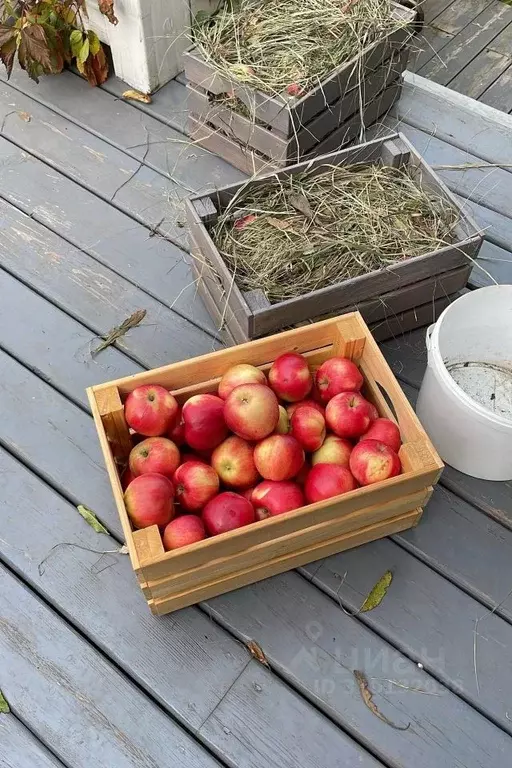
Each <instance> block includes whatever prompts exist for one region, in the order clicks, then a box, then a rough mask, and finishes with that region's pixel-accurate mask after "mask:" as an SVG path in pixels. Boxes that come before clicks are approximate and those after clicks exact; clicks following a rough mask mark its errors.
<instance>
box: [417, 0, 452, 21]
mask: <svg viewBox="0 0 512 768" xmlns="http://www.w3.org/2000/svg"><path fill="white" fill-rule="evenodd" d="M452 3H453V0H429V1H428V3H425V7H424V11H425V23H426V24H428V23H429V22H431V21H432V20H433V19H435V18H436V17H437V16H439V15H440V14H441V13H443V11H444V10H445V9H446V8H448V6H450V5H451V4H452Z"/></svg>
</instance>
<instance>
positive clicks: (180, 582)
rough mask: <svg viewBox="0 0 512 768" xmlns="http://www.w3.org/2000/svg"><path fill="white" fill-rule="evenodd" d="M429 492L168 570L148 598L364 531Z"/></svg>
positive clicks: (413, 505) (424, 501) (421, 502)
mask: <svg viewBox="0 0 512 768" xmlns="http://www.w3.org/2000/svg"><path fill="white" fill-rule="evenodd" d="M432 491H433V489H432V488H425V489H423V490H422V491H419V492H418V493H415V494H412V495H411V496H406V497H401V498H399V499H396V500H394V501H391V502H389V503H388V504H377V505H372V506H371V507H367V508H366V509H362V510H360V511H359V512H354V513H352V514H350V515H344V514H342V515H340V516H339V517H338V518H334V519H332V520H327V521H324V522H323V523H318V524H316V525H310V526H306V527H301V528H299V529H298V530H296V531H293V532H292V533H289V534H286V535H283V536H280V535H279V536H276V537H275V538H272V539H269V540H268V541H265V542H262V543H261V544H257V545H256V546H251V547H248V548H247V549H243V550H239V549H238V548H237V549H235V550H234V551H233V552H232V553H229V554H228V555H227V556H226V557H223V558H217V559H213V558H211V559H209V560H208V561H205V560H203V561H202V562H201V563H200V564H198V565H196V566H192V567H191V568H190V569H189V570H176V568H175V567H174V568H171V567H169V574H168V576H167V577H165V578H163V579H158V580H155V581H152V580H148V588H149V590H150V592H151V597H153V599H155V600H157V599H159V598H161V597H165V596H167V595H169V594H170V593H179V592H181V591H184V590H185V589H190V588H191V587H194V586H196V585H197V584H198V583H203V582H209V581H212V580H215V581H216V580H217V579H219V578H222V577H224V576H227V575H228V574H230V573H234V572H236V571H238V570H241V569H243V568H244V567H245V566H246V565H247V563H250V564H251V566H255V565H259V564H260V563H265V562H268V561H270V560H273V559H274V558H276V557H280V556H281V555H284V554H286V553H287V552H291V551H296V550H302V549H304V548H305V547H307V546H312V545H315V544H319V543H321V542H322V541H328V540H330V539H332V538H334V537H338V536H341V535H342V534H344V533H349V532H350V531H353V530H359V529H361V528H366V527H368V526H369V525H373V524H374V523H378V522H380V521H382V520H387V519H389V518H390V517H396V516H398V515H402V514H405V513H406V512H408V511H410V510H411V509H415V508H416V507H424V506H425V505H426V504H427V502H428V500H429V499H430V496H431V495H432ZM168 565H169V566H171V565H172V561H169V563H168Z"/></svg>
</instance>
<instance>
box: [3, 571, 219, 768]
mask: <svg viewBox="0 0 512 768" xmlns="http://www.w3.org/2000/svg"><path fill="white" fill-rule="evenodd" d="M0 585H1V589H0V593H1V597H0V604H1V606H2V608H1V616H2V618H1V619H0V646H1V649H2V659H3V664H2V669H1V671H0V684H1V687H2V690H3V691H4V693H5V695H6V696H7V697H8V698H9V700H10V701H11V705H12V706H13V708H15V709H16V712H17V713H18V714H19V717H20V718H22V719H23V721H24V722H26V723H27V724H28V725H30V728H31V730H32V731H33V732H34V733H35V734H36V735H37V736H38V738H40V739H41V740H42V741H43V742H46V743H49V744H51V745H52V748H53V749H54V750H55V752H56V753H57V755H58V756H59V758H61V759H62V760H63V762H64V763H65V764H67V765H73V766H75V767H76V768H90V766H91V764H97V765H112V766H113V765H115V766H119V768H128V767H129V766H131V767H133V768H135V767H137V768H143V767H144V768H156V766H159V765H162V764H165V763H166V762H167V759H168V755H169V753H171V754H176V755H180V757H179V760H180V763H182V764H183V765H186V766H190V768H214V766H216V765H218V763H217V761H216V760H215V759H214V758H212V757H211V756H210V755H209V754H208V753H207V752H205V751H204V750H203V749H202V748H201V746H200V745H199V744H198V743H197V742H196V741H195V740H194V739H193V738H192V737H191V736H189V735H188V734H187V733H186V732H185V731H184V730H182V728H180V727H179V726H178V725H177V724H176V723H175V722H174V721H173V719H172V718H170V717H168V716H167V715H166V714H165V713H163V712H162V710H161V709H160V708H159V707H158V706H157V705H156V704H155V703H154V702H152V701H151V700H150V699H149V698H148V697H147V696H145V695H144V694H143V693H141V692H140V690H138V689H137V688H136V686H135V685H133V683H131V682H129V681H128V680H127V679H126V678H125V677H124V675H122V674H120V673H119V672H118V671H117V670H116V669H115V668H114V667H113V666H112V665H111V664H109V663H108V662H107V661H105V659H103V658H102V656H101V655H100V654H99V653H98V652H97V651H96V650H95V649H93V648H92V647H91V646H90V645H89V644H88V643H87V642H86V641H85V640H83V639H82V638H80V637H79V636H78V635H77V634H76V633H75V632H73V630H72V629H71V628H69V627H67V626H66V624H65V622H64V621H63V620H62V619H61V618H60V617H58V616H57V615H56V614H55V613H53V612H52V611H51V610H50V609H49V608H48V607H46V606H45V605H44V604H43V603H42V602H41V601H40V600H38V598H37V597H35V595H34V594H33V593H32V592H31V591H30V590H29V589H27V588H26V587H25V586H24V585H23V584H22V583H21V582H19V581H18V580H17V579H16V578H15V577H14V576H12V575H11V574H10V573H9V571H7V570H6V569H5V568H4V567H3V566H0ZM92 734H94V738H91V735H92Z"/></svg>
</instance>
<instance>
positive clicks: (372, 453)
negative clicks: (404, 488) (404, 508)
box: [350, 439, 402, 485]
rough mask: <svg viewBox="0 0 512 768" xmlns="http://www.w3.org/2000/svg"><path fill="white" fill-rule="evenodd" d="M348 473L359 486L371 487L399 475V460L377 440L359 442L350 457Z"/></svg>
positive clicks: (400, 468) (400, 466)
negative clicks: (349, 472) (350, 473)
mask: <svg viewBox="0 0 512 768" xmlns="http://www.w3.org/2000/svg"><path fill="white" fill-rule="evenodd" d="M350 471H351V472H352V474H353V475H354V477H355V478H356V480H357V482H358V483H359V484H360V485H371V484H372V483H379V482H380V481H381V480H387V479H388V478H390V477H395V475H399V474H400V472H401V471H402V465H401V463H400V459H399V458H398V455H397V454H396V453H395V451H394V450H393V449H392V448H390V447H389V445H386V443H382V442H380V441H379V440H366V439H365V440H361V442H360V443H358V444H357V445H356V446H355V448H354V450H353V451H352V453H351V455H350Z"/></svg>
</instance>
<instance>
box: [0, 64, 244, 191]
mask: <svg viewBox="0 0 512 768" xmlns="http://www.w3.org/2000/svg"><path fill="white" fill-rule="evenodd" d="M9 82H10V84H11V86H14V87H15V88H16V89H18V90H19V91H20V92H22V93H24V94H27V95H29V96H30V98H31V99H32V100H34V101H33V102H32V103H33V106H35V102H38V103H40V104H41V105H42V107H43V108H45V107H50V109H52V110H55V111H56V112H57V113H59V114H61V115H63V116H65V117H66V119H67V120H68V121H71V122H70V123H69V125H70V126H71V123H73V124H75V125H76V126H82V127H83V128H85V129H86V130H87V132H89V134H92V135H95V136H97V137H99V138H101V139H103V140H104V141H105V142H108V143H109V144H111V145H112V146H113V147H116V148H117V149H119V150H122V151H123V153H124V155H125V158H128V157H130V158H132V159H135V160H137V161H139V162H142V163H143V164H144V165H146V166H147V167H148V168H152V169H155V170H156V171H158V172H159V173H161V174H163V175H164V176H167V177H168V179H169V180H171V181H172V182H173V183H172V185H171V186H172V187H176V188H181V189H182V190H184V191H185V192H186V191H187V189H188V190H190V189H191V190H192V191H195V190H200V189H202V188H204V183H205V181H206V180H209V181H210V183H213V184H214V185H216V184H221V183H225V182H226V180H228V174H229V179H231V180H233V181H237V180H238V178H239V176H236V175H235V174H234V172H233V170H232V169H230V168H229V166H227V165H226V164H225V163H224V162H223V161H222V160H221V159H220V158H218V157H214V156H213V155H209V154H208V153H206V152H203V151H202V150H201V149H200V148H198V147H194V146H192V145H191V144H190V142H189V141H188V140H187V138H186V137H185V136H183V134H181V133H179V132H178V131H175V130H174V129H172V128H170V127H169V126H164V125H162V123H161V122H160V121H159V120H156V119H155V118H153V117H151V116H150V115H144V116H142V115H141V113H140V112H138V111H137V110H136V109H134V107H133V106H132V105H131V103H130V102H128V101H125V100H122V99H121V100H117V101H116V100H114V99H112V97H111V96H110V94H108V93H105V91H103V90H102V89H101V88H98V89H95V90H91V88H90V86H89V85H88V83H87V82H86V81H84V80H83V79H82V78H78V77H77V76H76V75H74V74H73V73H71V72H63V73H62V77H59V81H58V83H56V82H55V81H54V80H52V79H51V78H42V79H41V82H40V83H39V85H40V86H41V87H38V85H37V84H36V83H34V82H33V81H31V80H29V78H27V77H26V75H25V73H24V72H21V71H17V70H15V71H14V72H13V74H12V77H11V80H10V81H9ZM126 167H128V166H126ZM169 188H171V187H169Z"/></svg>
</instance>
